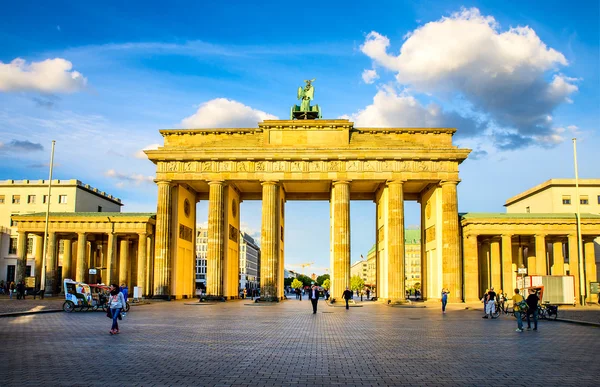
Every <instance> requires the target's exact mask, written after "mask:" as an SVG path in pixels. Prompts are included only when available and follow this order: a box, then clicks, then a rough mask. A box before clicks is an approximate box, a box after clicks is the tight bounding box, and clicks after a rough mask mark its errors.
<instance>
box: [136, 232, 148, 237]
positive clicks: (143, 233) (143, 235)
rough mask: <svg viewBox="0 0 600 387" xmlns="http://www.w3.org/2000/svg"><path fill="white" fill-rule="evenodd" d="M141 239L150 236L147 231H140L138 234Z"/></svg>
mask: <svg viewBox="0 0 600 387" xmlns="http://www.w3.org/2000/svg"><path fill="white" fill-rule="evenodd" d="M137 234H138V236H139V237H146V236H148V233H147V232H146V231H140V232H138V233H137Z"/></svg>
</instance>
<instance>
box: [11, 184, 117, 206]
mask: <svg viewBox="0 0 600 387" xmlns="http://www.w3.org/2000/svg"><path fill="white" fill-rule="evenodd" d="M32 186H35V187H47V186H48V180H29V179H24V180H0V187H32ZM52 186H53V187H76V188H80V189H82V190H84V191H86V192H88V193H91V194H92V195H96V196H98V197H100V198H102V199H104V200H108V201H110V202H113V203H114V204H117V205H119V206H122V205H123V203H122V202H121V199H119V198H117V197H115V196H113V195H110V194H107V193H106V192H104V191H100V190H99V189H98V188H94V187H92V186H90V185H89V184H84V183H82V182H81V181H80V180H77V179H68V180H59V179H53V180H52Z"/></svg>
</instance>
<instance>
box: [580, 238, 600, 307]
mask: <svg viewBox="0 0 600 387" xmlns="http://www.w3.org/2000/svg"><path fill="white" fill-rule="evenodd" d="M583 251H584V253H585V256H584V257H585V286H586V289H587V301H588V302H597V301H598V296H597V295H596V294H591V293H590V282H596V279H597V273H596V257H595V256H594V240H593V239H590V240H584V245H583Z"/></svg>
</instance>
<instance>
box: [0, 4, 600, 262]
mask: <svg viewBox="0 0 600 387" xmlns="http://www.w3.org/2000/svg"><path fill="white" fill-rule="evenodd" d="M122 3H123V2H115V1H105V2H98V3H95V4H90V3H89V2H80V1H54V2H45V1H19V2H12V1H2V12H1V13H0V179H45V178H47V176H48V163H49V159H50V146H51V145H50V144H51V141H52V140H56V154H55V169H54V177H55V178H58V179H73V178H75V179H79V180H81V181H83V182H85V183H86V184H90V185H92V186H94V187H97V188H99V189H101V190H103V191H106V192H109V193H111V194H113V195H115V196H117V197H119V198H121V199H122V200H123V202H124V203H125V206H124V207H123V211H128V212H140V211H156V187H155V184H154V182H153V178H154V174H155V167H154V165H153V164H152V163H151V162H150V161H148V160H147V158H146V157H145V155H144V154H143V153H142V152H141V150H142V149H145V148H152V147H156V146H157V145H158V144H161V143H162V138H161V136H160V134H159V133H158V130H159V129H168V128H188V127H194V128H203V127H204V128H208V127H214V128H217V127H240V126H245V127H256V126H257V122H258V121H261V120H263V119H270V118H276V117H277V118H281V119H287V118H288V115H289V108H290V106H291V105H293V104H295V103H296V102H297V101H296V98H295V97H296V95H295V94H296V89H297V88H298V86H301V85H302V83H303V80H304V79H312V78H316V81H315V83H314V86H315V90H316V93H315V103H317V104H319V106H320V107H321V109H322V112H323V116H324V118H340V117H343V118H348V119H350V120H352V121H353V122H354V123H355V126H357V127H360V126H381V127H386V126H387V127H423V126H425V127H455V128H457V132H456V134H455V136H454V143H455V145H458V146H461V147H466V148H470V149H473V152H472V153H471V155H470V156H469V158H468V159H467V160H466V161H465V162H464V163H462V164H461V166H460V177H461V180H462V181H461V183H460V184H459V186H458V195H459V211H460V212H504V207H503V204H504V203H505V201H506V200H507V199H508V198H509V197H512V196H514V195H516V194H518V193H519V192H522V191H524V190H526V189H528V188H530V187H532V186H534V185H537V184H540V183H542V182H544V181H546V180H548V179H550V178H572V177H574V167H573V143H572V141H571V139H572V138H574V137H576V138H577V155H578V164H579V175H580V177H581V178H599V177H600V176H599V171H600V169H599V167H598V164H599V163H598V162H599V161H600V158H599V157H598V155H597V149H599V148H600V139H599V136H598V126H599V124H600V92H599V90H600V88H599V87H598V86H599V85H600V76H599V74H600V71H599V69H600V51H599V33H598V29H599V25H600V21H599V15H600V9H599V3H598V1H578V2H565V1H545V2H544V3H543V6H540V3H538V2H521V1H503V2H498V1H461V2H456V1H420V2H408V1H407V2H402V1H369V2H367V1H343V2H336V1H328V2H322V3H319V5H318V6H315V7H308V8H303V9H302V10H300V9H299V8H298V6H297V5H296V4H295V3H293V2H280V1H262V2H249V1H220V2H184V1H177V0H172V1H170V2H168V3H166V4H165V3H162V4H161V3H159V2H153V1H143V2H141V1H140V2H137V1H128V2H126V4H122ZM405 208H406V226H412V225H418V224H419V222H420V220H419V206H418V204H416V203H413V202H406V204H405ZM260 209H261V203H260V201H245V202H243V203H242V205H241V220H242V223H243V229H244V230H246V231H248V232H249V233H251V234H252V235H254V236H255V237H257V238H259V236H260V222H261V216H260ZM286 210H287V212H286V231H285V232H286V237H285V240H286V245H285V260H286V264H288V265H292V264H299V263H304V262H315V264H314V266H313V267H312V268H311V270H312V271H314V272H317V273H323V272H324V269H325V268H326V267H327V266H328V264H329V203H328V202H293V201H290V202H288V203H287V207H286ZM206 218H207V203H205V202H201V203H199V205H198V223H199V224H201V223H203V222H205V221H206ZM374 218H375V206H374V204H373V203H372V202H366V201H365V202H363V201H361V202H352V203H351V235H352V244H351V259H352V262H355V261H356V260H358V259H360V256H361V255H364V256H366V253H367V251H368V250H369V248H370V247H371V246H372V244H373V243H374V239H375V219H374ZM290 267H291V266H290Z"/></svg>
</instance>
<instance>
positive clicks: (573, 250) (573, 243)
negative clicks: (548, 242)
mask: <svg viewBox="0 0 600 387" xmlns="http://www.w3.org/2000/svg"><path fill="white" fill-rule="evenodd" d="M568 243H569V274H570V275H572V276H573V282H574V285H575V286H574V287H575V302H576V303H577V304H580V303H581V301H580V294H581V290H580V288H579V259H578V257H577V252H578V251H579V247H578V241H577V234H571V235H569V236H568Z"/></svg>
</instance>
